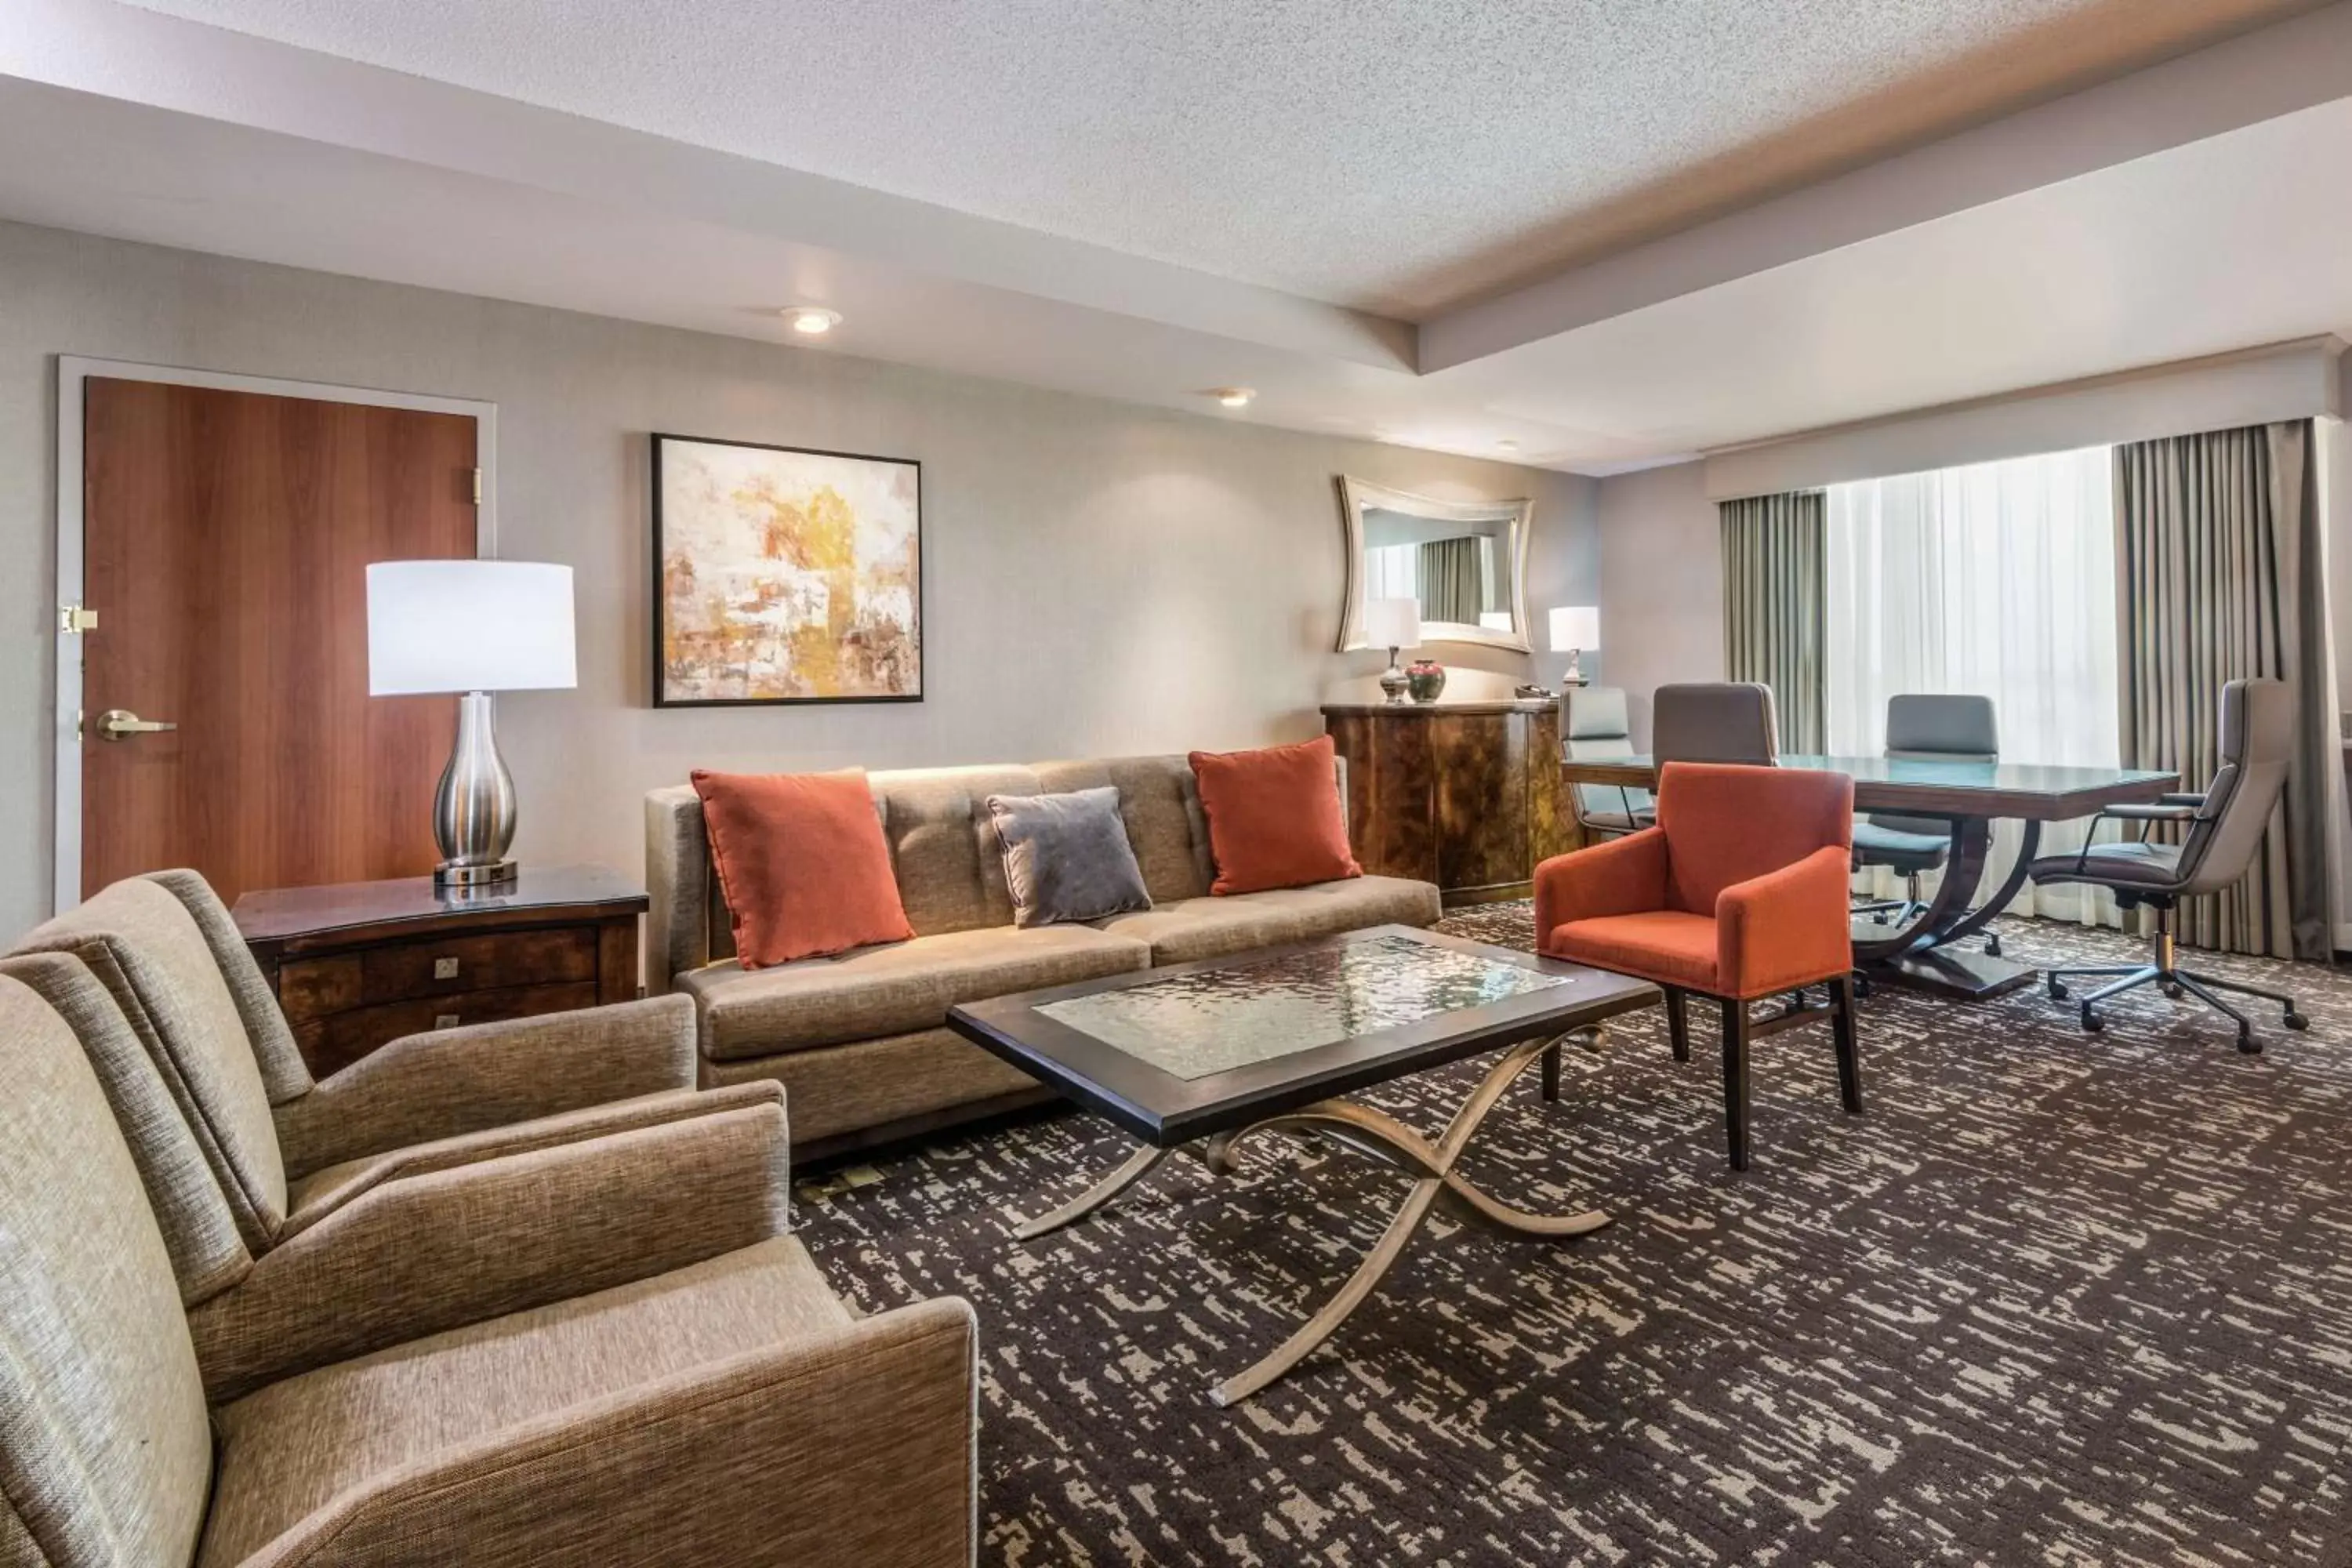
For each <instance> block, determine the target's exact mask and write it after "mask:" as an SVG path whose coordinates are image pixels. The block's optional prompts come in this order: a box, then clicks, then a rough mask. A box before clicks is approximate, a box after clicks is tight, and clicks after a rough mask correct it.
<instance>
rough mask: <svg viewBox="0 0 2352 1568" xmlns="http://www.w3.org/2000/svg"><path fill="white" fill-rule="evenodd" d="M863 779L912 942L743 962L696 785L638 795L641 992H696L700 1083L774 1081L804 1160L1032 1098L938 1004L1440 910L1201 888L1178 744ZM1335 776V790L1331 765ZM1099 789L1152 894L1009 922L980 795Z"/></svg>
mask: <svg viewBox="0 0 2352 1568" xmlns="http://www.w3.org/2000/svg"><path fill="white" fill-rule="evenodd" d="M1341 766H1342V768H1343V769H1344V767H1345V764H1344V763H1342V764H1341ZM869 779H870V782H871V784H872V786H873V790H874V806H875V810H876V812H877V814H878V815H879V816H880V817H881V819H882V831H883V837H884V838H885V839H886V840H887V843H888V845H889V848H890V858H891V865H892V867H893V868H894V869H895V871H896V873H897V876H898V893H899V897H900V898H901V899H902V900H904V901H905V904H906V907H907V918H908V921H909V922H910V923H911V924H912V925H913V926H914V928H915V932H916V935H915V939H914V940H913V941H912V942H899V943H896V944H893V945H890V946H885V947H870V948H860V949H858V950H856V951H855V952H847V953H843V954H841V955H840V956H838V957H835V958H821V959H809V960H805V961H803V962H802V963H788V964H782V965H779V966H776V967H773V968H769V969H761V970H756V971H747V970H745V969H743V968H742V967H741V966H740V964H738V963H735V961H734V958H733V956H732V955H733V951H734V949H733V940H732V934H731V927H730V920H729V916H728V911H727V906H726V900H725V899H724V897H723V896H722V894H721V892H720V890H719V879H718V878H717V877H716V876H714V875H713V874H712V871H711V868H710V850H709V840H708V839H707V838H706V837H704V833H703V825H702V806H701V803H700V801H699V800H698V798H697V797H696V795H695V793H694V790H693V789H692V787H691V786H687V785H679V786H676V787H673V788H668V789H659V790H656V791H654V792H653V793H652V794H650V795H647V796H646V885H647V888H648V889H649V891H650V892H651V893H652V896H653V908H652V911H651V913H650V914H649V915H648V917H647V921H646V925H647V935H646V947H647V951H648V953H649V962H648V964H647V969H648V972H649V973H648V974H647V976H646V980H647V985H648V988H649V989H650V990H651V991H653V992H655V993H660V992H664V991H668V990H672V989H676V990H678V991H682V992H684V993H685V994H688V996H691V997H692V998H693V999H694V1003H695V1007H696V1011H697V1014H698V1041H699V1046H700V1056H701V1066H700V1081H701V1082H702V1084H703V1085H704V1086H705V1087H706V1088H708V1087H715V1086H717V1085H720V1084H733V1083H742V1082H745V1081H748V1080H751V1079H777V1080H779V1081H781V1082H782V1084H783V1085H784V1086H785V1092H786V1094H787V1096H788V1097H789V1102H790V1104H791V1106H792V1114H793V1141H794V1143H795V1146H796V1150H797V1152H799V1154H800V1156H801V1157H802V1158H803V1159H811V1158H823V1157H824V1156H825V1155H828V1154H832V1153H837V1152H841V1151H842V1150H844V1149H845V1148H851V1147H856V1146H858V1145H860V1144H864V1143H869V1142H885V1141H887V1140H889V1139H892V1138H897V1137H902V1136H906V1135H908V1134H910V1133H913V1132H916V1131H922V1130H924V1129H926V1128H929V1127H935V1126H939V1125H941V1124H943V1123H945V1122H948V1121H961V1120H965V1119H967V1118H970V1117H973V1116H982V1115H987V1114H990V1113H992V1112H993V1111H996V1110H1005V1109H1009V1108H1011V1107H1013V1106H1015V1105H1018V1104H1021V1103H1024V1102H1025V1101H1030V1100H1037V1099H1040V1098H1043V1096H1044V1092H1045V1091H1043V1090H1042V1089H1039V1088H1038V1087H1037V1085H1036V1084H1035V1081H1034V1079H1030V1078H1029V1077H1028V1076H1027V1075H1026V1074H1024V1073H1022V1072H1020V1071H1018V1070H1017V1069H1015V1068H1010V1067H1007V1066H1005V1065H1004V1064H1003V1063H1002V1062H1000V1061H998V1060H997V1059H996V1058H993V1057H991V1056H989V1055H988V1054H987V1053H986V1052H984V1051H982V1050H981V1049H980V1048H979V1047H976V1046H973V1045H971V1044H969V1043H967V1042H966V1041H965V1040H963V1039H962V1038H961V1037H959V1036H957V1035H955V1034H953V1033H952V1032H950V1030H949V1029H948V1027H947V1015H948V1009H949V1008H950V1007H952V1006H954V1005H956V1004H958V1003H961V1002H970V1001H976V1000H980V999H982V998H984V997H989V996H1002V995H1004V994H1007V993H1010V992H1014V991H1027V990H1032V989H1034V988H1036V987H1039V986H1045V985H1060V984H1069V983H1070V982H1073V981H1079V980H1092V979H1096V978H1098V977H1100V976H1103V975H1108V974H1119V973H1127V972H1129V971H1132V970H1139V969H1145V968H1149V967H1150V966H1152V965H1154V964H1162V963H1182V962H1184V961H1186V960H1189V959H1197V958H1214V957H1220V956H1223V954H1226V953H1231V952H1243V951H1245V950H1247V949H1250V948H1256V947H1267V946H1271V945H1273V944H1275V943H1278V942H1297V941H1301V940H1304V939H1306V938H1308V937H1317V936H1328V935H1331V934H1333V933H1336V932H1339V931H1355V930H1360V929H1361V928H1363V927H1365V926H1373V925H1382V924H1387V923H1391V922H1399V923H1403V924H1408V925H1428V924H1430V923H1431V922H1433V921H1435V920H1436V919H1437V917H1438V912H1439V905H1438V895H1437V889H1436V888H1435V887H1433V886H1432V885H1431V884H1429V883H1427V882H1414V881H1406V880H1402V879H1397V878H1392V877H1360V878H1350V879H1347V880H1345V881H1339V882H1324V883H1319V884H1317V885H1316V886H1313V887H1306V888H1286V889H1280V890H1277V891H1273V892H1264V893H1245V894H1241V895H1238V896H1234V897H1230V898H1214V897H1212V896H1211V895H1210V893H1209V884H1210V882H1211V881H1212V880H1213V878H1214V876H1215V869H1214V867H1213V865H1212V863H1211V860H1210V856H1209V834H1208V827H1207V824H1206V823H1205V821H1204V820H1203V819H1202V815H1201V800H1200V795H1199V793H1198V791H1197V790H1196V789H1195V787H1194V785H1193V782H1192V767H1191V765H1190V764H1189V763H1187V762H1186V761H1185V759H1184V758H1182V757H1181V756H1168V757H1114V758H1108V759H1103V760H1096V761H1084V762H1058V763H1032V764H1028V765H1025V766H1024V765H1005V766H988V767H967V768H917V769H908V770H905V771H902V772H896V773H873V774H870V775H869ZM1340 783H1341V784H1342V786H1343V787H1342V788H1341V790H1340V792H1339V798H1340V799H1341V800H1342V801H1345V800H1346V799H1347V791H1346V789H1345V787H1344V785H1345V783H1346V780H1345V777H1344V773H1343V775H1342V778H1341V780H1340ZM1103 784H1115V785H1117V786H1118V795H1119V813H1120V816H1122V817H1123V818H1124V819H1125V821H1126V824H1127V836H1128V841H1129V844H1131V845H1132V846H1133V847H1134V849H1135V858H1136V861H1137V863H1138V864H1139V866H1140V867H1141V868H1142V871H1143V879H1144V884H1145V886H1146V887H1148V888H1149V889H1150V892H1151V898H1152V903H1153V908H1152V909H1151V910H1149V911H1146V912H1142V913H1138V914H1131V915H1116V916H1113V917H1112V918H1110V919H1108V920H1105V921H1094V922H1091V923H1089V924H1086V925H1057V926H1044V927H1037V928H1034V929H1032V930H1028V931H1022V930H1020V929H1018V928H1016V927H1015V926H1014V925H1013V901H1012V898H1011V896H1010V895H1009V894H1008V893H1007V892H1006V890H1005V886H1004V868H1003V858H1002V857H1001V856H1000V855H999V853H998V850H997V847H996V837H995V832H994V829H993V828H992V826H991V824H990V821H989V817H988V810H987V806H986V804H985V803H986V801H987V798H988V797H989V796H990V795H1045V794H1055V793H1060V792H1062V791H1066V790H1076V789H1091V788H1097V787H1099V786H1101V785H1103Z"/></svg>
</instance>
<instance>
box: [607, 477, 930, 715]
mask: <svg viewBox="0 0 2352 1568" xmlns="http://www.w3.org/2000/svg"><path fill="white" fill-rule="evenodd" d="M653 440H654V461H653V478H654V706H656V708H715V707H736V706H740V705H755V704H762V703H779V702H919V701H921V700H923V466H922V465H921V464H920V463H918V462H913V461H911V460H908V459H905V458H871V457H865V456H861V455H859V454H857V453H854V452H821V451H814V450H810V449H808V448H805V447H763V446H759V445H756V444H754V443H752V442H748V441H705V440H698V439H695V438H693V437H685V436H662V435H656V437H654V438H653Z"/></svg>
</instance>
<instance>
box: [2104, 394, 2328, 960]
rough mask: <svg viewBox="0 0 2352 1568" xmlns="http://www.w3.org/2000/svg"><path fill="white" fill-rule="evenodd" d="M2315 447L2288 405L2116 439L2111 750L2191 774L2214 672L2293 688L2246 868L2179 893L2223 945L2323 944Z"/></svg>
mask: <svg viewBox="0 0 2352 1568" xmlns="http://www.w3.org/2000/svg"><path fill="white" fill-rule="evenodd" d="M2312 447H2313V442H2312V428H2311V423H2310V421H2308V420H2297V421H2294V422H2292V423H2288V424H2280V425H2268V426H2252V427H2249V428H2246V429H2242V430H2215V431H2210V432H2208V433H2207V434H2204V435H2200V436H2177V437H2168V438H2166V439H2164V440H2160V441H2139V442H2135V443H2133V444H2131V445H2129V446H2123V447H2116V459H2115V460H2116V574H2117V584H2116V633H2117V636H2118V637H2119V639H2120V641H2121V643H2122V647H2121V650H2120V652H2121V658H2120V661H2119V671H2118V673H2119V677H2120V679H2119V685H2120V688H2121V698H2122V703H2123V714H2122V718H2123V761H2124V765H2125V766H2126V767H2137V768H2167V769H2171V770H2173V771H2176V772H2178V773H2179V774H2180V777H2181V787H2182V788H2184V789H2192V790H2193V789H2202V788H2203V787H2204V786H2205V784H2206V781H2207V780H2209V779H2210V778H2211V777H2212V774H2213V770H2214V768H2215V766H2216V765H2217V763H2218V756H2217V752H2218V751H2219V734H2218V730H2219V725H2220V712H2221V687H2222V685H2223V683H2224V682H2226V681H2230V680H2233V679H2241V678H2244V677H2252V676H2270V677H2273V678H2275V679H2280V680H2283V681H2284V682H2286V684H2287V687H2288V689H2290V690H2291V691H2293V692H2294V698H2295V712H2296V716H2297V733H2296V748H2295V759H2294V767H2293V769H2292V770H2291V771H2290V773H2288V775H2287V787H2286V792H2285V795H2284V799H2283V800H2282V801H2281V803H2280V805H2279V809H2278V813H2277V815H2275V816H2273V817H2272V819H2271V827H2270V832H2269V833H2268V835H2266V836H2265V837H2264V839H2263V846H2262V848H2261V849H2260V850H2259V851H2258V852H2257V853H2256V855H2255V858H2254V865H2253V868H2252V870H2251V871H2249V872H2248V873H2247V875H2246V878H2245V879H2244V880H2243V881H2242V882H2241V883H2239V884H2238V886H2236V887H2235V888H2231V889H2228V890H2227V891H2224V892H2221V893H2218V894H2214V895H2211V896H2210V897H2205V898H2200V899H2195V900H2189V901H2187V902H2184V903H2183V904H2182V905H2181V908H2180V917H2179V918H2180V939H2181V940H2182V941H2183V942H2191V943H2193V944H2195V945H2197V946H2199V947H2207V948H2213V949H2217V950H2219V951H2221V952H2253V953H2268V954H2270V955H2272V956H2273V957H2278V958H2315V959H2326V957H2328V955H2329V952H2330V950H2331V949H2332V947H2333V945H2334V944H2333V942H2332V935H2333V933H2332V932H2331V931H2330V930H2329V927H2328V912H2327V882H2328V877H2329V867H2328V858H2327V833H2326V810H2327V799H2328V795H2327V778H2326V773H2324V772H2323V771H2322V770H2323V769H2325V768H2326V767H2327V766H2329V765H2331V764H2332V763H2333V761H2334V757H2335V752H2336V744H2335V716H2334V715H2333V714H2331V713H2329V712H2327V711H2326V707H2327V703H2326V692H2327V689H2328V685H2327V681H2326V675H2325V671H2326V658H2327V628H2326V613H2327V612H2326V584H2325V583H2324V582H2323V580H2322V575H2323V564H2322V563H2323V557H2322V555H2321V552H2320V549H2321V547H2320V542H2319V526H2320V524H2319V517H2318V507H2317V504H2316V489H2317V487H2316V481H2315V458H2314V454H2313V450H2312ZM2176 837H2177V836H2176Z"/></svg>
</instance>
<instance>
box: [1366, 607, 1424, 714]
mask: <svg viewBox="0 0 2352 1568" xmlns="http://www.w3.org/2000/svg"><path fill="white" fill-rule="evenodd" d="M1364 640H1365V641H1366V642H1368V643H1370V644H1371V645H1372V646H1373V647H1384V648H1386V649H1388V650H1389V667H1388V669H1387V670H1386V671H1385V672H1383V673H1382V675H1381V690H1382V691H1385V692H1387V693H1388V694H1389V700H1390V701H1391V702H1402V701H1403V700H1404V693H1405V688H1406V687H1407V686H1408V685H1410V684H1411V682H1410V680H1409V679H1407V677H1406V675H1405V672H1404V670H1403V668H1402V666H1400V665H1399V664H1398V663H1397V653H1398V650H1400V649H1402V648H1415V647H1420V646H1421V601H1420V600H1419V599H1374V600H1372V601H1370V603H1369V604H1367V605H1365V606H1364Z"/></svg>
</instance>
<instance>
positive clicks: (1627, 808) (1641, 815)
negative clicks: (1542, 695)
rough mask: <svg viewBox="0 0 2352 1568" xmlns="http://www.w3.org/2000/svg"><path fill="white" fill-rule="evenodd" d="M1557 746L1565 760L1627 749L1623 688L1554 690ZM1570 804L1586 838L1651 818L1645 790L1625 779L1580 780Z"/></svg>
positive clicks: (1629, 733)
mask: <svg viewBox="0 0 2352 1568" xmlns="http://www.w3.org/2000/svg"><path fill="white" fill-rule="evenodd" d="M1559 731H1560V734H1561V736H1562V737H1563V738H1562V740H1561V742H1560V751H1561V752H1562V754H1563V755H1565V756H1566V757H1567V758H1568V760H1569V761H1570V762H1571V763H1589V762H1606V761H1609V760H1611V759H1612V758H1616V757H1630V756H1632V755H1633V730H1632V727H1631V726H1630V724H1629V723H1628V722H1627V721H1626V716H1625V693H1624V691H1623V690H1622V689H1621V688H1618V687H1614V686H1570V687H1568V688H1567V689H1564V690H1562V691H1561V692H1560V694H1559ZM1570 807H1571V809H1573V810H1574V811H1575V813H1576V820H1577V822H1578V824H1579V825H1580V826H1582V827H1583V829H1584V832H1585V837H1586V838H1587V839H1588V840H1597V839H1601V838H1617V837H1623V836H1624V835H1625V834H1628V833H1632V832H1634V831H1636V830H1637V829H1640V828H1643V827H1647V826H1650V824H1651V823H1652V822H1654V821H1655V820H1656V819H1657V811H1656V808H1655V807H1654V805H1652V804H1651V798H1650V792H1649V791H1648V790H1645V789H1635V788H1633V787H1632V786H1631V785H1628V784H1577V785H1575V786H1574V788H1573V790H1572V792H1571V794H1570Z"/></svg>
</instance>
